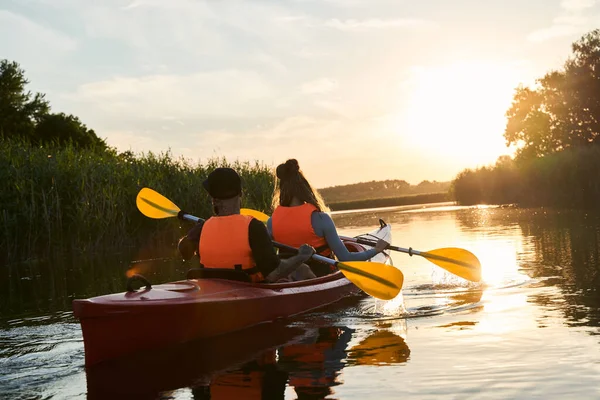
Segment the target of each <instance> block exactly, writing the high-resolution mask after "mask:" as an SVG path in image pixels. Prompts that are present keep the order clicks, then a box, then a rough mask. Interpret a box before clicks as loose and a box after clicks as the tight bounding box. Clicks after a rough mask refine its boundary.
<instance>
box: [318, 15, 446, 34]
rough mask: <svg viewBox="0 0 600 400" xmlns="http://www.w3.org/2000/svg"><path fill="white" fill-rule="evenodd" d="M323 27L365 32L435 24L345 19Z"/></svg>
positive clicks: (405, 20) (414, 20)
mask: <svg viewBox="0 0 600 400" xmlns="http://www.w3.org/2000/svg"><path fill="white" fill-rule="evenodd" d="M324 26H326V27H329V28H333V29H338V30H341V31H352V32H357V31H367V30H376V29H377V30H380V29H402V28H408V29H412V28H431V27H434V26H435V24H434V23H433V22H432V21H427V20H423V19H412V18H398V19H378V18H372V19H364V20H356V19H346V20H340V19H337V18H333V19H330V20H327V21H325V23H324Z"/></svg>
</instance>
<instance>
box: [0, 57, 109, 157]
mask: <svg viewBox="0 0 600 400" xmlns="http://www.w3.org/2000/svg"><path fill="white" fill-rule="evenodd" d="M27 84H29V81H28V80H27V79H26V78H25V71H24V70H23V69H22V68H21V67H20V66H19V64H18V63H17V62H16V61H9V60H7V59H4V60H1V61H0V136H2V137H4V138H8V139H10V138H19V139H25V140H27V141H28V142H30V143H32V144H34V145H42V144H51V143H52V144H59V145H66V144H67V143H71V144H73V145H74V146H76V147H83V148H96V149H100V150H106V149H107V147H108V146H107V145H106V142H105V141H104V140H103V139H100V138H99V137H98V136H97V135H96V133H95V132H94V131H93V130H92V129H89V128H88V127H87V126H85V124H83V123H82V122H81V121H80V120H79V118H77V117H76V116H74V115H70V114H65V113H63V112H59V113H53V112H51V111H50V104H49V102H48V101H47V100H46V98H45V97H46V96H45V94H43V93H35V94H34V93H32V92H30V91H26V89H25V87H26V86H27Z"/></svg>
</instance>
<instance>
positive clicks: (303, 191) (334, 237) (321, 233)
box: [267, 159, 389, 276]
mask: <svg viewBox="0 0 600 400" xmlns="http://www.w3.org/2000/svg"><path fill="white" fill-rule="evenodd" d="M276 174H277V178H278V180H277V182H276V186H275V195H274V197H273V208H274V210H275V211H273V215H272V216H271V218H269V220H268V221H267V228H268V229H269V232H270V233H271V236H272V237H273V240H275V241H277V242H280V243H284V244H287V245H289V246H294V247H297V246H298V245H299V244H301V243H308V244H310V245H311V246H313V247H314V248H315V249H316V251H317V253H319V254H320V255H323V256H325V257H333V254H335V256H336V257H337V258H338V260H340V261H366V260H368V259H370V258H373V257H374V256H375V255H376V254H378V253H380V252H382V251H383V250H384V249H385V248H386V247H387V246H388V245H389V243H388V242H386V241H385V240H383V239H379V240H378V241H377V244H376V245H375V248H373V249H369V250H366V251H361V252H354V253H351V252H349V251H348V249H347V248H346V246H345V245H344V243H342V241H341V239H340V237H339V235H338V233H337V230H336V228H335V224H334V223H333V220H332V219H331V217H330V216H329V214H327V213H326V211H328V209H327V207H326V206H325V203H324V202H323V199H322V198H321V196H320V195H319V193H318V192H317V191H316V190H315V189H313V188H312V186H311V185H310V183H308V181H307V180H306V178H305V177H304V174H303V173H302V171H301V170H300V166H299V165H298V161H297V160H294V159H291V160H287V161H286V162H285V163H284V164H280V165H279V166H278V167H277V170H276ZM309 265H310V267H311V268H312V270H313V272H314V273H315V274H316V275H317V276H323V275H327V274H328V273H330V272H332V271H331V269H330V266H329V264H324V263H322V262H319V261H314V260H311V261H310V262H309Z"/></svg>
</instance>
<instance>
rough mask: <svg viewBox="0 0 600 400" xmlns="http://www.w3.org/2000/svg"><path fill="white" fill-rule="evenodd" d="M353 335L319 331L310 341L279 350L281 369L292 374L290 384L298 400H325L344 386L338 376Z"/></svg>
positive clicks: (337, 329) (339, 330) (341, 330)
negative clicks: (335, 390)
mask: <svg viewBox="0 0 600 400" xmlns="http://www.w3.org/2000/svg"><path fill="white" fill-rule="evenodd" d="M353 332H354V331H353V330H352V329H350V328H346V327H329V328H319V329H318V330H317V334H316V335H315V336H313V337H312V338H310V339H309V340H308V341H304V342H300V343H297V344H293V345H289V346H285V347H283V348H282V349H280V350H279V361H278V364H279V368H280V369H282V370H285V371H287V372H288V374H289V382H288V384H289V386H290V387H293V388H294V390H295V392H296V394H297V395H298V399H308V398H311V399H313V398H324V397H325V396H327V395H329V394H331V393H332V391H331V387H333V386H336V385H339V384H340V382H338V381H337V377H338V375H339V374H340V371H341V370H342V368H344V365H345V362H344V359H345V358H346V347H347V346H348V343H349V342H350V339H351V338H352V333H353Z"/></svg>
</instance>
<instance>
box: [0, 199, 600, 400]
mask: <svg viewBox="0 0 600 400" xmlns="http://www.w3.org/2000/svg"><path fill="white" fill-rule="evenodd" d="M378 218H383V219H384V220H385V221H386V222H388V223H390V224H391V225H392V227H393V237H394V244H396V245H399V246H403V247H409V246H412V247H413V248H415V249H418V250H431V249H434V248H439V247H451V246H455V247H463V248H466V249H468V250H471V251H472V252H474V253H475V254H476V255H477V256H478V257H479V259H480V260H481V263H482V266H483V277H484V282H483V283H482V284H469V283H467V282H465V281H463V280H461V279H459V278H456V277H453V276H451V275H449V274H447V273H445V272H444V271H443V270H440V269H439V268H437V267H435V266H434V265H433V264H431V263H430V262H428V261H427V260H425V259H423V258H421V257H409V256H408V255H405V254H400V253H394V254H393V259H394V264H395V265H396V266H397V267H398V268H400V269H401V270H402V271H403V272H404V275H405V282H404V288H403V290H402V294H401V296H399V297H398V298H396V299H394V300H392V301H390V302H381V301H376V300H375V299H373V298H365V297H357V298H348V299H345V300H344V301H343V302H340V303H339V304H336V305H335V306H330V307H328V308H327V309H325V310H320V311H318V312H314V313H311V314H308V315H304V316H302V317H301V318H296V319H293V320H290V321H286V322H284V323H277V324H268V325H263V326H259V327H256V328H253V329H250V330H247V331H244V332H241V333H236V334H234V335H230V336H228V337H221V338H217V339H214V340H212V341H205V342H201V343H192V344H189V345H186V346H181V347H178V348H175V349H171V350H170V351H168V352H164V351H163V352H161V351H156V352H151V353H149V354H142V355H140V356H136V357H131V358H130V359H127V360H124V361H121V362H119V363H113V364H108V365H106V366H104V367H100V368H96V369H93V370H88V371H86V370H85V368H84V366H83V361H84V352H83V341H82V336H81V330H80V328H79V325H78V323H77V321H76V320H74V319H73V317H72V315H71V313H70V304H71V300H72V299H73V298H81V297H89V296H93V295H98V294H105V293H111V292H116V291H123V290H124V287H125V286H124V284H125V278H124V277H125V272H126V271H127V270H128V269H129V268H130V267H131V266H135V267H136V268H137V269H139V270H141V271H142V272H143V273H144V275H146V276H147V277H149V278H150V279H151V280H152V281H153V282H164V281H167V280H171V279H180V278H181V277H182V276H183V274H184V273H185V271H186V270H187V268H188V266H186V265H181V264H179V263H169V262H164V261H161V260H155V261H152V262H140V263H134V264H131V263H130V262H129V261H130V260H137V259H139V258H142V257H140V256H143V257H145V258H148V257H163V256H165V257H168V256H171V255H172V254H173V251H172V249H168V250H165V249H138V250H136V253H135V254H126V253H124V254H121V255H116V256H105V257H101V258H100V259H94V260H88V261H87V262H86V263H83V264H82V262H81V261H80V260H77V259H65V260H63V261H62V262H61V263H53V264H52V265H47V264H44V263H37V264H35V263H31V264H28V265H20V266H6V267H4V268H3V269H2V271H1V272H0V397H2V398H17V399H18V398H23V399H29V398H31V399H49V398H57V399H58V398H61V399H62V398H73V399H78V398H90V399H104V398H106V399H111V398H120V397H122V398H165V399H208V398H212V399H223V398H225V399H227V398H233V399H235V398H248V399H253V398H257V399H259V398H261V396H262V398H275V399H277V398H279V399H282V398H285V399H296V398H299V399H318V398H330V399H365V398H373V399H396V398H401V397H410V398H419V399H429V398H431V399H456V398H461V399H462V398H477V399H482V398H526V399H532V398H566V397H568V398H579V399H583V398H590V399H592V398H598V397H600V346H598V341H599V339H600V336H598V334H599V333H600V330H599V326H600V307H599V306H600V291H599V288H600V275H599V274H598V273H599V259H598V246H599V239H600V234H599V232H600V219H599V218H598V217H595V216H591V215H586V214H584V213H581V212H556V211H550V210H542V209H535V210H519V209H513V208H497V207H489V208H486V207H483V208H462V207H437V208H435V207H434V208H428V209H416V210H383V211H382V210H379V211H375V210H372V211H365V212H357V213H356V212H353V213H346V214H335V215H334V219H335V221H336V224H337V226H338V228H339V229H340V231H341V232H342V233H344V234H347V235H356V234H360V233H364V232H366V231H369V230H372V229H374V228H375V227H376V226H377V224H378Z"/></svg>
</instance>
